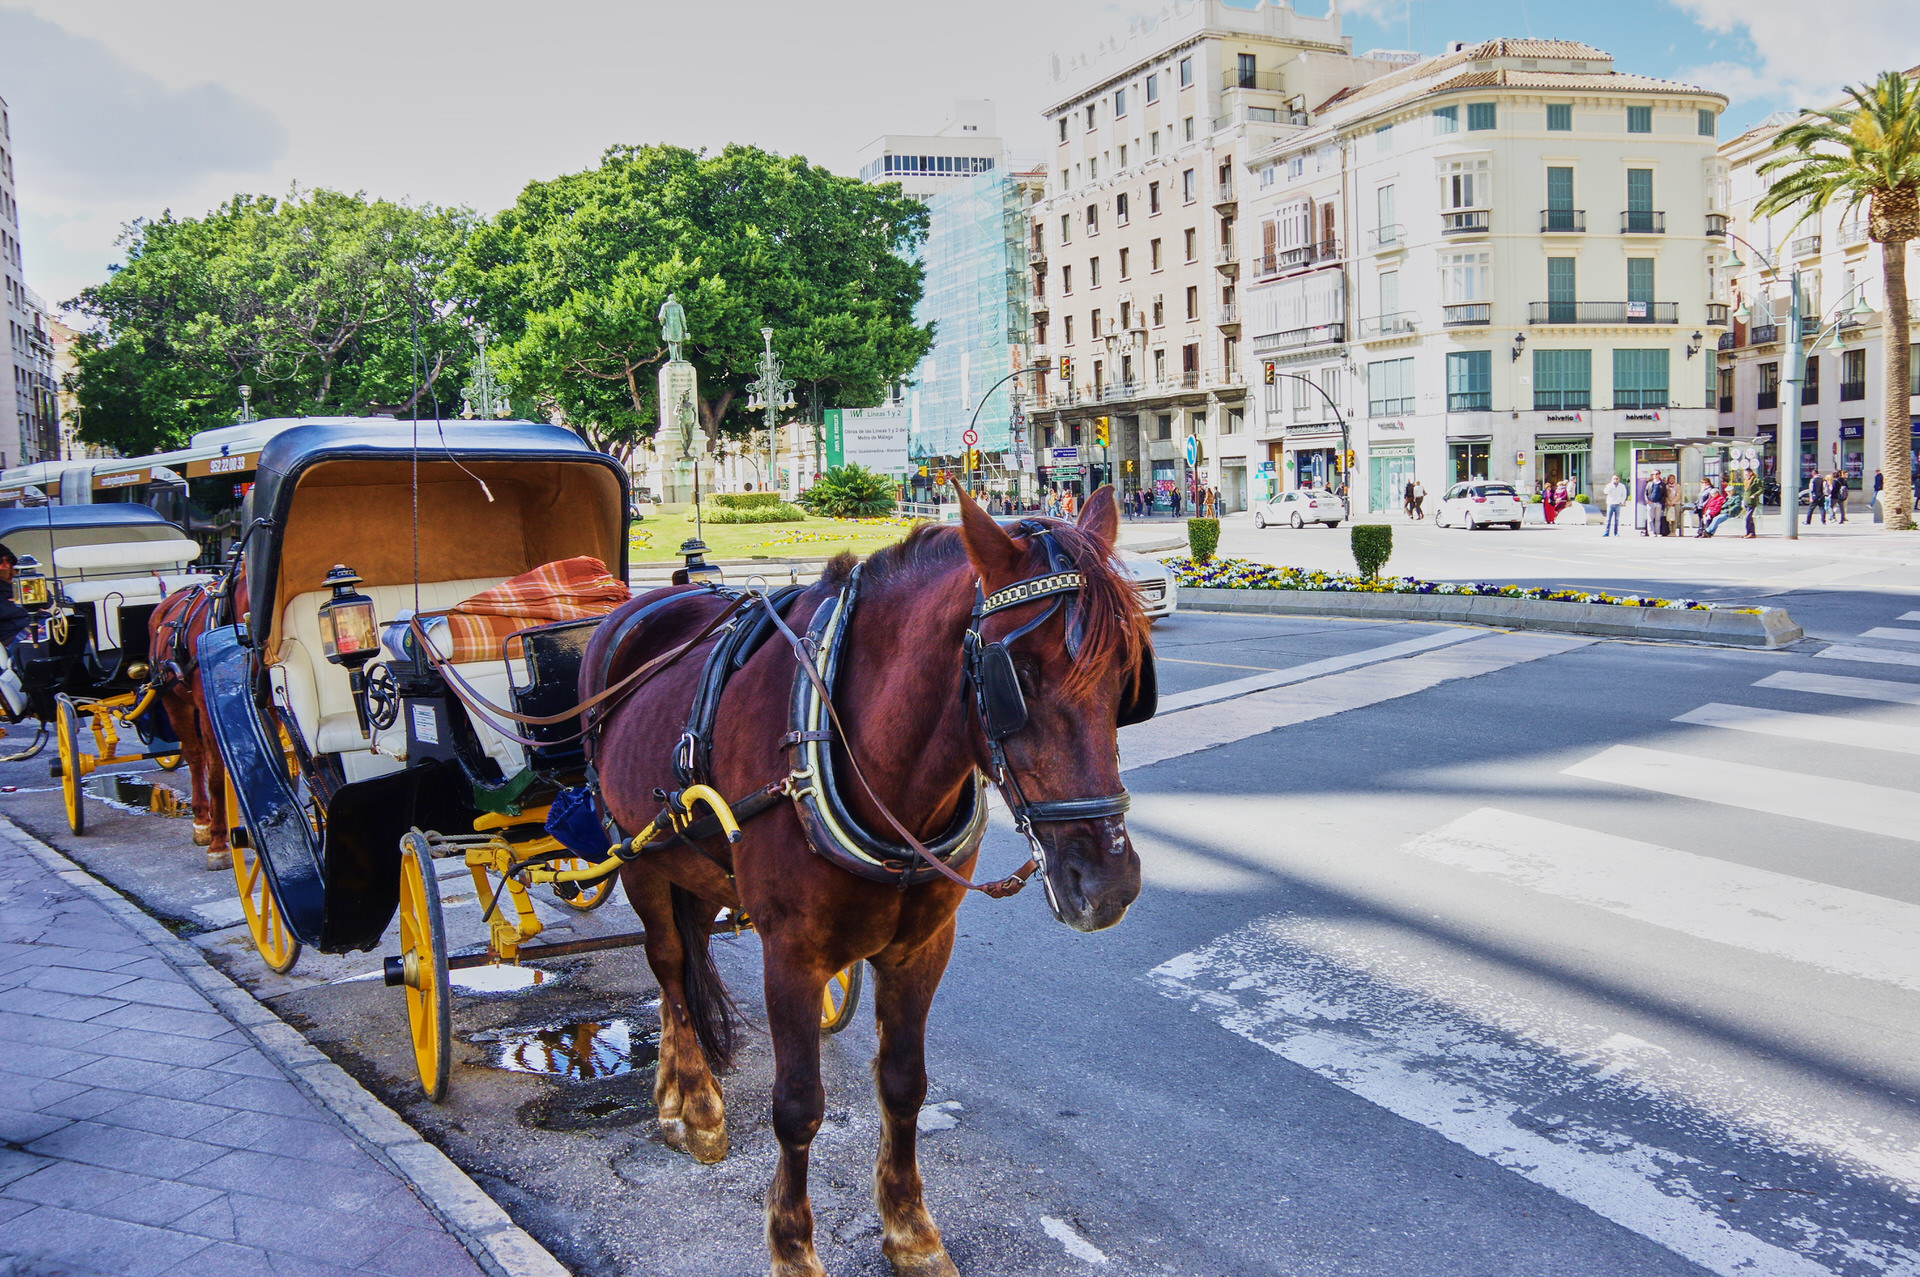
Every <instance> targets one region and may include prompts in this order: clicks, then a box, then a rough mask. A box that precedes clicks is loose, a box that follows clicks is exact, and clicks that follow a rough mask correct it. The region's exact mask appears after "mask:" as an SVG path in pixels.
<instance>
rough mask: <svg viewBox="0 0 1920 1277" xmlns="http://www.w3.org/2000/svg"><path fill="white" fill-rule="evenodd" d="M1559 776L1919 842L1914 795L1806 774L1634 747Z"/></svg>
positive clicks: (1611, 751) (1919, 815)
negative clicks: (1648, 790) (1650, 791)
mask: <svg viewBox="0 0 1920 1277" xmlns="http://www.w3.org/2000/svg"><path fill="white" fill-rule="evenodd" d="M1561 774H1562V775H1565V776H1578V777H1581V778H1582V779H1584V780H1598V781H1605V782H1607V783H1609V784H1614V785H1629V786H1632V787H1633V788H1635V789H1650V790H1652V791H1653V792H1655V793H1657V794H1671V795H1672V796H1674V797H1675V798H1694V799H1698V800H1700V801H1702V802H1710V803H1725V804H1727V805H1728V806H1731V807H1739V808H1742V809H1744V810H1747V811H1760V812H1767V813H1769V814H1771V815H1775V816H1791V817H1793V818H1795V819H1798V820H1808V821H1813V822H1815V823H1816V824H1822V825H1833V826H1835V827H1837V828H1840V829H1855V830H1858V831H1860V832H1861V833H1867V834H1882V835H1884V836H1886V837H1888V838H1901V839H1905V840H1906V841H1908V842H1914V841H1920V794H1915V793H1911V792H1909V791H1907V790H1904V789H1887V788H1884V787H1883V786H1880V785H1867V784H1862V783H1861V782H1860V781H1857V780H1834V779H1832V778H1830V777H1826V776H1807V775H1802V774H1801V773H1799V772H1789V771H1781V770H1780V769H1778V768H1775V767H1756V766H1754V765H1752V764H1750V763H1726V762H1721V761H1719V760H1718V759H1712V758H1695V757H1693V756H1692V755H1690V754H1673V753H1668V752H1666V751H1664V750H1658V749H1642V748H1640V747H1639V746H1638V745H1614V746H1611V747H1609V748H1607V749H1604V750H1601V751H1600V752H1599V753H1598V754H1595V755H1594V756H1593V757H1592V758H1589V759H1586V760H1585V761H1583V762H1578V763H1575V764H1574V765H1573V766H1571V767H1566V768H1562V769H1561Z"/></svg>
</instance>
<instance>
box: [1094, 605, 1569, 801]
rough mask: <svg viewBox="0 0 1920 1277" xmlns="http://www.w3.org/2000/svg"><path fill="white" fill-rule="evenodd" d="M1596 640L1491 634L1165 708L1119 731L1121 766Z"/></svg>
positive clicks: (1259, 732)
mask: <svg viewBox="0 0 1920 1277" xmlns="http://www.w3.org/2000/svg"><path fill="white" fill-rule="evenodd" d="M1594 641H1595V640H1593V639H1590V638H1570V637H1568V636H1566V635H1560V634H1528V633H1516V634H1491V635H1485V636H1481V637H1476V638H1474V640H1473V641H1472V642H1466V643H1459V644H1457V645H1454V646H1452V647H1450V648H1448V649H1447V650H1444V651H1437V652H1427V653H1426V654H1424V655H1421V656H1413V657H1409V658H1407V659H1405V660H1398V661H1391V662H1387V663H1384V664H1378V665H1370V666H1368V667H1367V668H1364V669H1354V670H1347V671H1344V672H1342V673H1338V674H1330V675H1327V676H1325V677H1321V678H1315V679H1310V680H1307V681H1305V682H1301V683H1296V684H1293V685H1291V686H1287V687H1276V688H1269V689H1267V690H1265V691H1258V692H1252V693H1249V694H1247V695H1244V696H1241V697H1238V698H1236V699H1234V700H1231V701H1225V702H1220V703H1217V704H1212V705H1208V706H1206V707H1205V708H1203V709H1187V710H1183V711H1180V712H1178V713H1172V714H1169V713H1166V712H1165V711H1164V710H1163V711H1162V712H1161V713H1160V714H1159V715H1158V716H1156V717H1155V718H1153V719H1152V720H1150V721H1148V722H1145V723H1141V724H1139V725H1138V726H1135V727H1128V728H1123V729H1122V730H1121V732H1120V766H1121V769H1122V770H1129V769H1131V768H1135V767H1145V766H1148V765H1149V764H1152V763H1158V762H1164V761H1165V760H1167V759H1169V758H1178V757H1180V756H1181V755H1183V754H1191V753H1194V752H1196V751H1198V750H1202V749H1211V748H1213V747H1215V746H1217V745H1226V744H1231V743H1232V742H1234V741H1239V740H1246V739H1247V738H1248V737H1251V736H1259V735H1262V734H1264V733H1266V732H1270V731H1273V730H1274V729H1275V728H1279V727H1288V726H1291V725H1293V724H1295V723H1304V722H1309V721H1311V720H1313V719H1316V718H1326V717H1328V716H1329V715H1332V714H1340V713H1344V712H1346V711H1347V710H1352V709H1363V708H1365V707H1366V706H1368V705H1377V704H1379V703H1380V702H1382V701H1389V700H1394V699H1395V698H1397V697H1401V696H1410V695H1412V694H1413V693H1415V692H1424V691H1426V690H1427V689H1428V688H1431V687H1435V686H1437V685H1439V684H1441V683H1445V682H1450V681H1452V680H1454V679H1461V678H1475V677H1478V676H1479V675H1482V674H1490V673H1493V672H1494V671H1495V670H1503V669H1506V668H1508V667H1509V666H1513V665H1519V664H1522V663H1524V662H1526V661H1536V660H1539V659H1540V658H1542V657H1545V656H1558V655H1560V654H1561V653H1563V652H1571V651H1573V650H1574V649H1576V648H1580V647H1585V646H1586V645H1587V644H1589V643H1592V642H1594Z"/></svg>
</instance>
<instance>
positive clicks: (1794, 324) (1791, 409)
mask: <svg viewBox="0 0 1920 1277" xmlns="http://www.w3.org/2000/svg"><path fill="white" fill-rule="evenodd" d="M1727 238H1728V239H1730V240H1733V241H1735V242H1736V243H1739V244H1745V245H1746V246H1747V249H1748V251H1750V252H1751V253H1752V254H1753V255H1754V256H1755V257H1757V258H1759V259H1760V261H1761V263H1762V264H1763V265H1764V266H1766V268H1767V269H1768V270H1770V271H1773V272H1774V273H1775V274H1776V275H1777V274H1779V272H1780V268H1779V267H1778V266H1776V265H1774V263H1773V259H1772V258H1770V257H1768V256H1767V255H1766V254H1765V253H1763V252H1761V251H1760V250H1759V249H1757V248H1755V247H1754V246H1753V243H1752V241H1750V240H1746V239H1742V238H1741V237H1740V236H1738V235H1735V234H1734V233H1733V232H1732V231H1728V232H1727ZM1726 264H1727V265H1728V266H1731V267H1732V268H1733V269H1734V270H1739V269H1740V268H1741V267H1743V266H1745V265H1746V263H1745V262H1743V261H1741V260H1740V250H1739V249H1737V248H1736V249H1734V250H1733V251H1732V252H1731V253H1729V254H1728V255H1727V263H1726ZM1865 282H1866V281H1864V280H1862V281H1860V282H1858V283H1855V284H1854V285H1853V287H1852V288H1849V289H1848V290H1847V291H1846V292H1844V293H1841V294H1840V300H1841V301H1845V300H1846V299H1847V297H1848V296H1849V295H1850V294H1852V293H1853V292H1854V291H1855V290H1856V289H1859V288H1860V287H1862V286H1863V285H1864V284H1865ZM1789 288H1790V296H1789V300H1788V303H1787V342H1788V345H1787V369H1786V376H1785V377H1784V378H1782V381H1783V382H1784V383H1785V387H1786V389H1785V391H1784V394H1785V399H1784V401H1783V402H1782V403H1781V405H1780V429H1779V432H1778V436H1777V437H1776V438H1775V440H1774V442H1775V444H1776V446H1778V448H1779V450H1780V512H1781V513H1782V514H1783V515H1785V516H1786V525H1785V527H1784V529H1783V530H1782V535H1784V536H1785V537H1786V538H1787V539H1788V540H1789V541H1795V540H1798V539H1799V537H1800V520H1799V517H1798V516H1799V513H1800V385H1801V383H1802V382H1803V381H1805V380H1806V376H1807V348H1806V345H1805V343H1804V335H1803V334H1802V333H1801V331H1800V307H1801V302H1802V294H1801V291H1800V268H1799V267H1798V266H1797V265H1796V266H1795V267H1794V268H1793V272H1792V274H1791V275H1790V276H1789ZM1860 300H1861V303H1862V304H1865V302H1866V297H1865V295H1864V294H1863V295H1862V297H1861V299H1860ZM1836 306H1837V304H1836ZM1733 314H1734V318H1736V319H1738V320H1740V321H1741V322H1742V323H1745V322H1746V321H1747V320H1749V319H1751V318H1752V317H1753V308H1752V306H1750V305H1748V304H1747V303H1746V302H1744V301H1743V302H1741V303H1740V309H1739V310H1736V311H1735V312H1734V313H1733ZM1839 325H1840V321H1839V320H1838V319H1836V320H1834V322H1833V328H1834V340H1835V341H1838V340H1839V337H1840V327H1839ZM1825 331H1826V329H1825V328H1822V329H1820V330H1819V331H1818V332H1816V333H1815V334H1814V338H1813V339H1814V341H1815V342H1818V341H1819V340H1820V337H1821V335H1822V334H1823V333H1825ZM1886 428H1887V429H1892V428H1893V427H1892V425H1891V423H1889V424H1888V425H1887V426H1886ZM1815 461H1816V464H1817V462H1818V450H1817V449H1816V453H1815Z"/></svg>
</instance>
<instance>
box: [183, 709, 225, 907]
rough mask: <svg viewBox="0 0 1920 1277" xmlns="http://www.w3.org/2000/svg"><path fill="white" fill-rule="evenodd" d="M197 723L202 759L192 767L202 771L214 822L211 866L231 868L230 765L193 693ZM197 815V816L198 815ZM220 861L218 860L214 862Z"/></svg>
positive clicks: (209, 854)
mask: <svg viewBox="0 0 1920 1277" xmlns="http://www.w3.org/2000/svg"><path fill="white" fill-rule="evenodd" d="M193 708H194V725H195V726H196V727H197V728H198V729H199V732H200V740H201V742H202V743H201V749H200V757H201V759H202V760H203V762H202V765H201V766H200V767H196V768H194V769H193V772H194V774H195V775H201V776H202V779H201V781H200V782H199V784H200V785H201V786H204V788H205V789H206V792H207V819H208V823H209V824H210V825H211V826H212V828H211V829H210V830H209V832H208V835H207V866H208V868H217V869H228V868H231V867H232V865H233V845H232V843H231V842H230V841H229V835H230V833H231V826H232V823H233V814H232V813H231V812H229V811H228V810H227V765H226V762H225V761H224V760H223V759H222V758H221V757H220V748H219V746H218V745H217V744H216V743H215V741H214V736H213V724H212V723H211V722H209V721H208V719H207V715H206V711H205V710H204V709H202V708H201V705H200V698H199V697H198V696H195V697H194V703H193ZM195 819H198V816H197V815H196V817H195ZM216 861H217V862H219V863H218V864H216V863H215V862H216Z"/></svg>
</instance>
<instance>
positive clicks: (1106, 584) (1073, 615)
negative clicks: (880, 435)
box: [960, 488, 1152, 931]
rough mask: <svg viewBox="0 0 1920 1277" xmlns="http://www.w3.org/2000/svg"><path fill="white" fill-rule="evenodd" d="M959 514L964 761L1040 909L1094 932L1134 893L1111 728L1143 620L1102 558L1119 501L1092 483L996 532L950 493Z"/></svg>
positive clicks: (1138, 688) (1134, 699) (1139, 663)
mask: <svg viewBox="0 0 1920 1277" xmlns="http://www.w3.org/2000/svg"><path fill="white" fill-rule="evenodd" d="M960 512H961V519H960V527H961V537H962V539H963V541H964V543H965V545H966V551H967V558H968V560H969V562H970V564H971V565H972V568H973V570H974V573H975V575H976V578H977V581H978V586H977V592H976V595H975V606H974V616H973V621H972V626H971V628H970V630H969V632H968V637H967V657H966V660H967V684H968V694H969V695H970V696H971V697H972V698H973V702H974V705H975V707H976V710H977V712H976V713H974V714H973V715H972V716H971V717H972V726H973V737H974V740H973V745H974V750H975V755H976V759H977V761H978V762H979V765H980V766H981V767H982V768H983V769H984V770H985V771H986V772H987V774H988V775H989V776H991V777H992V778H993V779H994V780H995V782H996V783H997V784H998V785H999V786H1000V789H1001V793H1002V795H1003V796H1004V797H1005V798H1006V799H1007V803H1008V806H1009V807H1010V808H1011V809H1012V810H1013V812H1014V816H1015V820H1016V822H1018V823H1020V824H1021V825H1022V826H1023V830H1024V832H1026V833H1027V835H1028V838H1029V840H1030V841H1031V842H1032V844H1033V847H1034V853H1035V857H1036V859H1038V860H1039V862H1040V866H1041V871H1042V873H1043V875H1044V877H1043V880H1042V881H1043V882H1044V884H1045V887H1046V893H1047V903H1048V905H1049V906H1050V907H1051V908H1052V910H1053V913H1054V916H1055V917H1057V918H1059V919H1060V921H1062V922H1064V923H1066V924H1067V925H1068V926H1070V927H1072V928H1074V929H1075V930H1077V931H1099V930H1101V929H1102V928H1105V927H1110V926H1112V925H1113V924H1114V923H1116V922H1118V921H1120V919H1121V917H1123V916H1124V915H1125V914H1126V911H1127V906H1129V905H1131V904H1132V903H1133V900H1134V897H1136V896H1138V895H1139V894H1140V857H1139V855H1138V854H1137V853H1135V851H1134V849H1133V843H1132V840H1131V839H1129V838H1128V836H1127V828H1126V820H1125V812H1126V805H1127V794H1126V789H1125V788H1124V787H1123V786H1122V785H1121V783H1120V747H1119V736H1118V732H1119V728H1120V726H1121V724H1122V723H1124V722H1131V721H1136V718H1137V717H1138V716H1142V715H1140V706H1141V704H1142V701H1143V699H1144V698H1147V697H1150V696H1151V692H1150V690H1149V689H1150V688H1151V680H1152V672H1151V664H1150V663H1151V661H1152V645H1151V641H1150V639H1149V637H1148V630H1149V622H1148V620H1147V617H1146V614H1145V613H1144V612H1143V611H1142V610H1141V607H1140V601H1139V599H1138V597H1137V596H1136V595H1135V594H1134V591H1133V586H1132V583H1131V581H1130V580H1129V579H1128V578H1127V577H1126V576H1124V575H1123V574H1122V573H1121V571H1120V570H1119V568H1118V567H1117V566H1116V565H1115V563H1114V561H1113V543H1114V537H1115V536H1116V535H1117V534H1118V532H1119V526H1120V512H1119V507H1118V506H1117V505H1116V504H1115V501H1114V496H1113V489H1112V488H1101V489H1100V490H1099V491H1098V492H1096V493H1094V495H1093V496H1092V497H1091V498H1089V499H1088V501H1087V503H1086V506H1085V507H1084V508H1083V509H1082V510H1081V512H1080V516H1079V518H1078V519H1077V520H1076V521H1075V522H1073V523H1067V522H1064V521H1061V520H1057V519H1027V520H1023V521H1022V522H1020V523H1019V524H1017V525H1015V526H1014V527H1013V528H1012V529H1011V530H1009V529H1005V528H1002V527H1001V526H1000V524H998V523H997V522H995V521H994V520H993V519H992V518H991V517H990V516H989V515H987V514H986V512H985V511H983V510H981V508H980V507H979V506H978V505H976V504H975V503H974V502H973V501H972V500H970V499H969V498H968V497H967V495H966V494H965V493H964V492H963V493H961V494H960ZM1147 712H1149V713H1150V712H1151V710H1150V709H1149V710H1148V711H1147Z"/></svg>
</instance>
